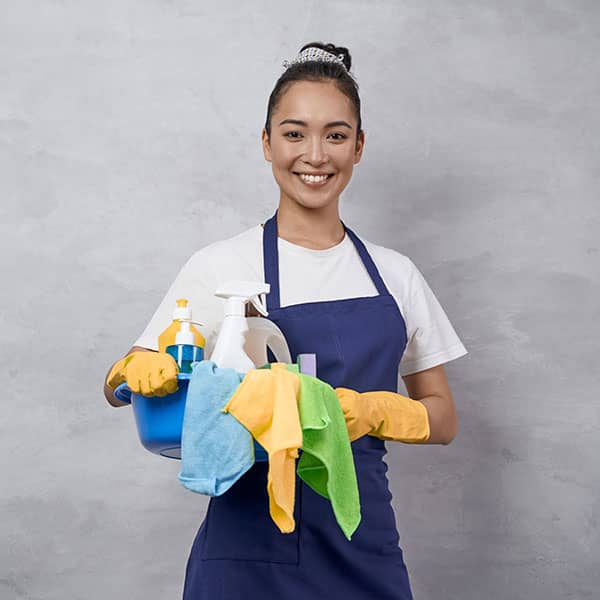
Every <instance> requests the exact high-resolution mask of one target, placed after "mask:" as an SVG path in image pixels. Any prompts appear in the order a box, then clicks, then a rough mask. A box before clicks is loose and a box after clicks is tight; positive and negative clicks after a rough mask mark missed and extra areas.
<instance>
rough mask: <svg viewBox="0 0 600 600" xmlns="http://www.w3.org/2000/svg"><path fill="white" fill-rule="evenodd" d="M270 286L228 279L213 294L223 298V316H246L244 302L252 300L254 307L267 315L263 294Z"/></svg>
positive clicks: (266, 292) (267, 291)
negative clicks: (224, 300)
mask: <svg viewBox="0 0 600 600" xmlns="http://www.w3.org/2000/svg"><path fill="white" fill-rule="evenodd" d="M270 289H271V286H270V285H269V284H268V283H261V282H257V281H229V282H227V283H226V284H224V285H222V286H221V287H220V288H218V289H217V291H216V292H215V296H218V297H219V298H225V299H226V300H227V302H226V303H225V316H226V317H228V316H232V315H233V316H241V317H245V316H246V303H247V302H252V304H253V305H254V308H256V310H257V311H258V312H259V313H260V314H261V315H263V316H264V317H266V316H268V314H269V313H268V312H267V306H266V300H265V297H264V295H265V294H268V293H269V290H270Z"/></svg>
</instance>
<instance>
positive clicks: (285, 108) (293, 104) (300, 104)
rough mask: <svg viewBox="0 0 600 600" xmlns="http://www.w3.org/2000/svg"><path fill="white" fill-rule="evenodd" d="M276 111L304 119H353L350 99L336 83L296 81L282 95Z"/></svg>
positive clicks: (281, 114) (293, 117) (278, 113)
mask: <svg viewBox="0 0 600 600" xmlns="http://www.w3.org/2000/svg"><path fill="white" fill-rule="evenodd" d="M275 113H276V114H277V115H278V117H280V119H279V120H281V119H285V118H292V119H300V120H303V121H307V122H308V121H315V122H317V121H321V120H322V121H324V122H328V121H332V120H335V119H345V120H348V119H352V118H353V110H352V103H351V101H350V99H349V98H348V97H347V96H346V95H345V94H343V93H342V92H340V90H339V89H338V88H337V86H336V85H335V84H334V83H330V82H316V81H298V82H294V83H293V84H292V85H291V86H290V87H289V88H288V89H287V90H286V91H285V93H284V94H283V95H282V96H281V99H280V101H279V103H278V106H277V109H276V111H275Z"/></svg>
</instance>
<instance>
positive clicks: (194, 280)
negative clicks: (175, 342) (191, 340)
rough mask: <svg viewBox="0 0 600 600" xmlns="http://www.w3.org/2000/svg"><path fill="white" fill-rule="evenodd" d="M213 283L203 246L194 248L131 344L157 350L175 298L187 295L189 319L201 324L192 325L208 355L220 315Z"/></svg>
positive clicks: (170, 319) (168, 322)
mask: <svg viewBox="0 0 600 600" xmlns="http://www.w3.org/2000/svg"><path fill="white" fill-rule="evenodd" d="M216 287H217V283H216V278H215V275H214V273H213V270H212V265H211V261H210V260H209V259H208V257H207V256H206V254H205V253H204V252H203V250H198V251H197V252H196V253H195V254H193V255H192V256H191V257H190V258H189V259H188V260H187V262H186V263H185V264H184V265H183V267H181V269H180V270H179V273H178V274H177V276H176V277H175V280H174V281H173V283H172V284H171V286H170V287H169V289H168V290H167V292H166V294H165V296H164V297H163V299H162V300H161V302H160V304H159V305H158V308H157V309H156V310H155V312H154V314H153V315H152V318H151V319H150V321H149V323H148V324H147V325H146V328H145V329H144V330H143V332H142V333H141V334H140V336H139V337H138V338H137V340H136V341H135V342H134V344H133V345H134V346H141V347H143V348H148V349H150V350H158V336H159V335H160V334H161V333H162V332H163V331H164V330H165V329H166V328H167V327H168V326H169V325H170V323H171V321H172V320H173V310H174V308H175V306H176V301H177V299H178V298H187V300H188V303H189V306H190V307H191V309H192V320H193V321H197V322H199V323H201V324H202V325H200V326H196V327H198V329H199V330H200V332H201V333H202V335H203V336H204V337H205V338H206V346H205V349H204V355H205V356H208V355H209V354H210V353H211V351H212V344H213V343H214V339H215V337H216V332H217V330H218V327H219V326H220V325H219V318H220V319H221V320H222V318H223V317H222V313H223V308H222V305H221V302H222V301H221V299H219V298H217V297H216V296H215V295H214V293H215V291H216Z"/></svg>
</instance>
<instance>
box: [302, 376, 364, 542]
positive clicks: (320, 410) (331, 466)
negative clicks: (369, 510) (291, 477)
mask: <svg viewBox="0 0 600 600" xmlns="http://www.w3.org/2000/svg"><path fill="white" fill-rule="evenodd" d="M298 377H299V379H300V399H299V403H298V411H299V415H300V423H301V426H302V456H301V457H300V460H299V461H298V467H297V472H298V477H300V478H301V479H302V480H303V481H304V482H305V483H306V484H307V485H309V486H310V487H311V488H312V489H313V490H314V491H315V492H317V493H318V494H320V495H321V496H323V497H324V498H328V499H329V500H330V501H331V506H332V508H333V513H334V515H335V518H336V520H337V522H338V525H339V526H340V528H341V530H342V531H343V532H344V535H345V536H346V538H347V539H348V540H349V539H350V538H351V536H352V534H353V533H354V532H355V531H356V528H357V527H358V525H359V523H360V519H361V514H360V498H359V492H358V482H357V480H356V470H355V467H354V457H353V455H352V448H351V446H350V438H349V437H348V430H347V428H346V420H345V418H344V413H343V411H342V407H341V405H340V402H339V400H338V397H337V395H336V393H335V390H334V389H333V388H332V387H331V386H330V385H329V384H328V383H326V382H324V381H321V380H320V379H317V378H316V377H311V376H310V375H304V374H302V373H299V374H298Z"/></svg>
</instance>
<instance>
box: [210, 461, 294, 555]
mask: <svg viewBox="0 0 600 600" xmlns="http://www.w3.org/2000/svg"><path fill="white" fill-rule="evenodd" d="M267 472H268V463H264V462H260V463H255V464H254V466H253V467H252V468H251V469H250V470H249V471H247V472H246V473H245V474H244V475H243V476H242V477H241V478H240V479H239V480H238V481H237V482H236V483H234V484H233V485H232V486H231V488H229V490H227V492H225V493H224V494H223V495H221V496H215V497H212V498H211V499H210V502H209V505H208V511H207V513H206V518H205V524H204V526H205V538H204V543H203V544H202V545H201V550H200V557H201V558H202V560H219V559H221V560H250V561H263V562H270V563H287V564H298V542H299V537H298V529H299V526H300V524H299V514H300V511H299V510H298V503H299V489H298V488H299V486H298V485H297V484H298V478H296V506H295V507H294V519H295V522H296V527H295V529H294V531H293V532H292V533H281V531H279V529H278V527H277V525H275V523H274V522H273V520H272V519H271V516H270V514H269V496H268V494H267Z"/></svg>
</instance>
